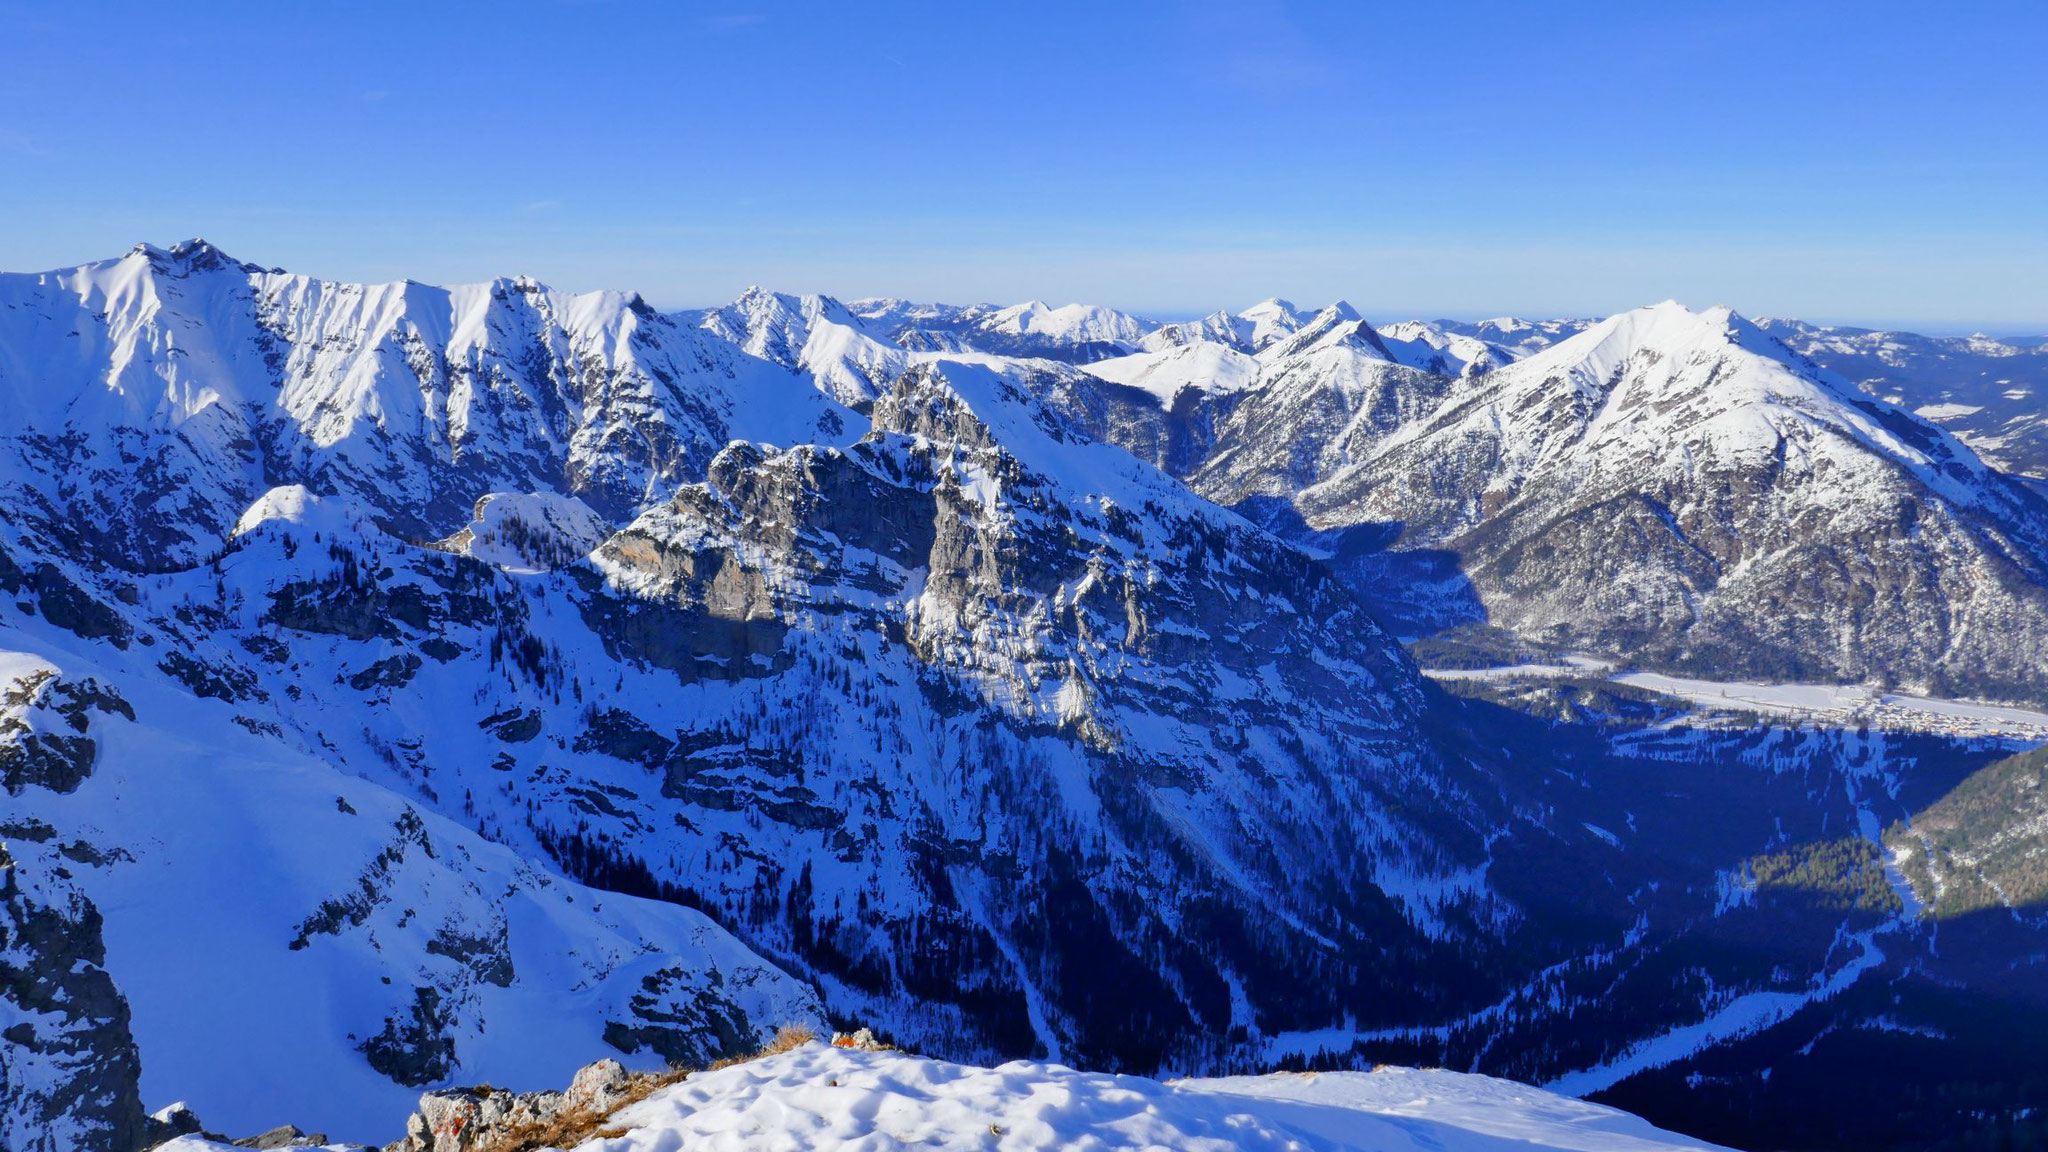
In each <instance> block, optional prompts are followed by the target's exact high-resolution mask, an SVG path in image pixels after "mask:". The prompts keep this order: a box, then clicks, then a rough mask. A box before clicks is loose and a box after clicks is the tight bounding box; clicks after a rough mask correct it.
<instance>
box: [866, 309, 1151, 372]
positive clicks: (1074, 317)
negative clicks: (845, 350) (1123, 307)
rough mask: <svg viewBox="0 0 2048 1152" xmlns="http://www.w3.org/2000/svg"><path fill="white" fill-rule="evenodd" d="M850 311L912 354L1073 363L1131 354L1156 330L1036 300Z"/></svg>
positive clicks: (1121, 317)
mask: <svg viewBox="0 0 2048 1152" xmlns="http://www.w3.org/2000/svg"><path fill="white" fill-rule="evenodd" d="M852 308H853V311H854V313H855V314H856V315H858V316H860V317H861V318H862V319H863V320H865V321H867V322H868V324H869V325H871V326H872V327H874V328H875V329H876V330H878V331H881V332H884V333H886V334H887V335H888V337H889V338H890V339H891V340H893V341H894V342H895V343H897V344H899V345H901V346H903V347H905V348H910V349H913V350H917V351H948V352H986V353H989V354H991V355H997V356H1025V357H1042V358H1045V359H1048V360H1064V361H1068V362H1071V363H1077V364H1085V363H1087V362H1088V361H1091V360H1101V359H1104V358H1106V357H1110V356H1122V355H1127V354H1129V353H1132V352H1136V351H1138V350H1139V348H1140V344H1141V341H1143V339H1144V338H1145V335H1146V333H1147V332H1148V331H1150V330H1151V329H1152V328H1154V327H1156V325H1153V324H1151V323H1149V322H1147V321H1144V320H1140V319H1138V318H1137V317H1135V316H1131V315H1129V314H1128V313H1124V312H1119V311H1117V310H1115V309H1113V308H1104V307H1102V306H1100V305H1097V304H1067V305H1063V306H1061V307H1058V308H1054V307H1050V306H1048V305H1046V304H1045V303H1044V302H1043V301H1038V300H1031V301H1027V302H1025V303H1023V304H1014V305H1011V306H1010V307H1007V308H999V307H997V306H996V305H993V304H975V305H970V306H968V307H964V308H961V307H954V306H951V305H946V304H913V303H910V302H908V301H903V300H895V299H886V298H871V299H866V300H856V301H854V303H853V305H852Z"/></svg>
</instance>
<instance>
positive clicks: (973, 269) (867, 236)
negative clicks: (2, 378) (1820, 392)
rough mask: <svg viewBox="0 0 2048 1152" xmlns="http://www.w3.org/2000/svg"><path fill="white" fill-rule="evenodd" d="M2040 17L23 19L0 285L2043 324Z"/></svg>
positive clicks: (1024, 11) (807, 14)
mask: <svg viewBox="0 0 2048 1152" xmlns="http://www.w3.org/2000/svg"><path fill="white" fill-rule="evenodd" d="M2044 50H2048V3H2042V2H2041V0H2032V2H2029V3H1990V2H1987V3H1953V4H1948V3H1944V4H1935V3H1924V4H1895V3H1869V2H1865V3H1853V4H1852V3H1809V4H1798V3H1755V4H1715V3H1701V4H1666V3H1661V2H1638V3H1629V4H1592V3H1584V4H1575V3H1568V2H1557V3H1551V2H1543V3H1537V2H1527V0H1524V2H1519V3H1485V4H1482V3H1457V2H1454V0H1436V2H1427V3H1414V4H1385V3H1331V4H1310V3H1298V4H1282V3H1258V2H1239V3H1213V4H1205V3H1182V4H1168V3H1161V4H1144V3H1127V4H1063V3H1037V4H1030V5H1020V4H986V5H984V4H966V3H957V4H940V3H932V4H896V3H834V4H815V5H813V4H803V5H799V4H750V3H746V2H743V0H735V2H733V3H729V4H728V3H715V4H691V3H651V2H637V0H581V2H569V0H553V2H550V0H498V2H495V3H491V4H458V3H425V2H422V3H409V4H397V3H392V4H385V3H378V2H375V0H367V2H358V3H348V4H340V3H336V4H327V3H318V4H316V3H298V2H292V0H268V2H264V3H192V4H170V3H164V2H163V0H149V2H140V3H138V2H131V0H117V2H111V3H105V2H102V3H94V4H62V3H55V2H44V3H33V4H23V3H17V2H14V0H0V268H6V269H10V270H26V269H38V268H46V267H54V266H59V265H66V264H75V263H79V262H81V261H84V260H87V259H94V258H99V257H103V256H109V255H115V254H118V253H119V252H121V251H124V250H126V249H127V248H128V247H129V246H130V245H132V244H134V243H135V242H136V241H138V240H145V239H147V240H151V241H154V242H157V243H169V242H170V241H172V240H175V239H179V238H182V237H185V236H190V235H203V236H205V237H207V238H208V239H211V240H213V241H215V242H216V243H218V244H220V245H221V246H222V247H224V248H226V249H227V250H228V251H229V252H231V253H233V254H235V255H237V256H240V257H242V258H243V259H248V260H255V261H259V262H261V263H265V264H276V265H283V266H286V267H289V268H291V269H292V270H294V271H303V272H309V273H313V274H317V275H322V276H329V277H337V278H349V279H391V278H397V277H402V276H411V277H413V278H415V279H420V280H428V281H438V282H452V281H464V280H476V279H483V278H487V277H490V276H493V275H498V274H510V273H514V272H528V273H532V274H534V275H537V276H540V277H541V278H543V279H545V280H548V281H550V282H552V283H556V284H559V285H561V286H564V287H570V288H595V287H622V288H636V289H639V290H640V291H642V292H643V293H645V294H646V295H647V296H648V297H649V298H650V299H651V300H653V301H655V302H656V303H659V304H663V305H670V306H683V305H690V304H702V303H711V302H715V301H718V300H722V299H725V298H728V297H730V296H731V295H733V294H734V293H735V292H736V291H737V290H738V289H740V288H741V287H743V286H745V285H746V284H749V283H754V282H760V283H764V284H768V285H770V286H773V287H777V288H782V289H785V290H792V291H826V292H831V293H833V294H836V295H840V296H845V297H852V296H860V295H873V294H889V295H903V296H914V297H920V298H937V299H945V300H952V301H964V300H968V299H993V300H998V301H1005V302H1007V301H1014V300H1020V299H1025V298H1029V297H1041V298H1045V299H1048V300H1051V301H1052V302H1054V303H1060V302H1064V301H1067V300H1072V299H1082V300H1089V301H1095V302H1101V303H1108V304H1114V305H1119V306H1123V307H1127V308H1132V309H1138V310H1151V311H1154V312H1159V313H1182V312H1192V311H1199V310H1206V309H1209V308H1213V307H1217V306H1234V307H1241V306H1243V305H1245V304H1248V303H1251V302H1252V301H1254V300H1257V299H1260V298H1262V297H1265V296H1269V295H1274V294H1280V295H1285V296H1288V297H1290V298H1293V299H1295V300H1297V301H1298V302H1300V303H1304V304H1307V303H1321V302H1324V301H1326V300H1328V299H1331V298H1334V297H1338V296H1343V297H1346V298H1349V299H1351V300H1352V301H1353V302H1354V303H1357V304H1358V305H1360V306H1361V307H1362V308H1365V309H1367V310H1368V314H1370V315H1375V316H1380V317H1387V318H1395V317H1399V316H1408V315H1425V314H1428V315H1435V314H1447V315H1455V316H1476V315H1488V314H1496V313H1502V312H1520V313H1526V314H1550V315H1555V314H1591V313H1604V312H1609V311H1614V310H1617V309H1620V308H1625V307H1629V306H1633V305H1635V304H1639V303H1645V302H1648V301H1652V300H1657V299H1662V298H1665V297H1677V298H1679V299H1681V300H1684V301H1686V302H1687V303H1691V304H1694V305H1696V306H1703V305H1707V304H1712V303H1728V304H1732V305H1734V306H1735V307H1737V308H1739V309H1741V310H1743V311H1745V312H1748V313H1751V314H1757V315H1762V314H1796V315H1803V316H1808V317H1814V318H1820V319H1833V320H1848V321H1865V322H1909V323H1912V324H1915V325H1918V326H1922V327H1926V328H1930V329H1946V328H1954V327H1958V326H1961V327H1971V326H1977V325H1983V326H1987V327H1990V328H1993V329H1998V330H2011V331H2048V81H2044V78H2043V74H2044V70H2048V64H2044V59H2043V52H2044Z"/></svg>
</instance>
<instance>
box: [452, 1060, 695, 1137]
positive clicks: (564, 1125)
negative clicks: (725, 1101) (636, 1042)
mask: <svg viewBox="0 0 2048 1152" xmlns="http://www.w3.org/2000/svg"><path fill="white" fill-rule="evenodd" d="M689 1075H690V1069H688V1068H670V1069H668V1070H666V1071H663V1072H640V1073H635V1074H634V1075H633V1078H632V1080H631V1081H630V1082H628V1084H627V1085H626V1090H625V1092H623V1093H621V1094H620V1096H619V1098H618V1099H616V1100H614V1101H612V1102H611V1103H609V1104H607V1105H605V1106H603V1107H601V1108H592V1107H584V1108H570V1109H565V1110H563V1111H561V1112H557V1113H556V1114H555V1115H553V1116H551V1117H549V1118H548V1119H546V1120H537V1121H534V1122H533V1123H530V1124H520V1125H518V1126H516V1127H513V1128H510V1129H507V1130H506V1132H505V1134H504V1135H503V1136H500V1137H498V1139H496V1140H494V1141H492V1142H491V1143H490V1144H487V1145H484V1146H482V1147H480V1148H478V1149H477V1152H539V1150H540V1149H543V1148H574V1147H575V1146H576V1145H578V1144H581V1143H583V1142H584V1141H585V1140H594V1139H597V1138H600V1137H603V1138H606V1139H609V1138H611V1137H614V1136H624V1135H625V1134H626V1133H627V1132H628V1131H630V1129H626V1128H621V1127H617V1126H613V1125H608V1124H607V1123H606V1122H607V1121H609V1120H610V1119H611V1118H612V1117H613V1116H614V1115H615V1114H617V1113H618V1112H619V1111H620V1110H621V1109H624V1108H628V1107H631V1106H632V1105H634V1104H638V1103H639V1102H641V1101H642V1100H645V1099H647V1098H648V1097H649V1096H652V1095H654V1094H655V1093H656V1092H659V1091H660V1090H662V1089H663V1088H666V1087H668V1086H669V1085H671V1084H680V1083H682V1082H683V1081H684V1080H686V1079H688V1078H689Z"/></svg>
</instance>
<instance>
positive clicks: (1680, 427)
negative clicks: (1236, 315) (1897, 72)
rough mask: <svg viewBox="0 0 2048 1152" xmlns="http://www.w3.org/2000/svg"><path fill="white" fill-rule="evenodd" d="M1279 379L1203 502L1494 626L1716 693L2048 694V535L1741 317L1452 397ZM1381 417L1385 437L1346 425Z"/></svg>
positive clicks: (1654, 314)
mask: <svg viewBox="0 0 2048 1152" xmlns="http://www.w3.org/2000/svg"><path fill="white" fill-rule="evenodd" d="M1267 376H1268V378H1270V379H1271V380H1273V381H1274V383H1268V384H1266V385H1264V386H1263V387H1262V388H1261V390H1260V391H1259V392H1257V393H1255V394H1254V395H1253V398H1251V399H1246V400H1244V401H1242V402H1241V403H1239V404H1238V406H1237V407H1236V409H1235V412H1234V414H1233V417H1232V420H1233V421H1234V424H1233V427H1232V429H1231V430H1230V431H1229V432H1226V433H1223V434H1220V435H1219V436H1218V439H1217V443H1218V445H1219V447H1218V449H1217V450H1216V451H1215V452H1214V453H1213V454H1212V455H1211V457H1210V458H1209V459H1208V460H1206V461H1204V462H1202V463H1201V464H1200V465H1198V466H1197V467H1196V468H1195V469H1194V470H1193V471H1192V473H1191V475H1190V479H1191V481H1192V482H1193V483H1194V485H1195V487H1196V488H1197V489H1198V490H1200V491H1203V492H1205V493H1206V494H1209V495H1211V496H1213V497H1215V498H1217V499H1219V500H1222V501H1225V502H1228V503H1236V502H1238V501H1241V500H1243V499H1245V498H1247V497H1251V496H1256V495H1271V496H1278V497H1283V498H1286V499H1288V500H1290V501H1291V502H1292V504H1293V505H1294V507H1295V508H1296V509H1298V511H1299V512H1300V513H1301V515H1302V516H1303V517H1305V519H1306V521H1307V523H1308V525H1309V526H1311V527H1313V528H1316V529H1325V530H1328V529H1347V528H1363V527H1366V526H1373V525H1380V526H1385V530H1386V531H1387V532H1389V533H1391V534H1392V535H1391V539H1392V540H1393V541H1394V546H1395V548H1396V549H1399V550H1418V551H1423V550H1426V551H1435V552H1440V553H1447V554H1451V555H1454V556H1456V557H1457V558H1458V566H1459V569H1460V571H1461V573H1462V575H1463V577H1464V578H1465V579H1467V580H1469V581H1470V583H1471V585H1472V586H1473V588H1474V590H1475V592H1476V595H1477V597H1478V599H1479V601H1480V602H1481V604H1483V609H1484V612H1485V614H1486V618H1487V619H1488V620H1489V621H1490V622H1492V623H1494V624H1496V625H1500V626H1504V627H1508V628H1511V629H1513V630H1515V631H1517V632H1519V633H1521V634H1523V635H1525V636H1529V637H1533V638H1539V639H1542V640H1545V641H1549V642H1552V643H1556V644H1560V645H1567V646H1573V645H1578V646H1588V647H1593V648H1597V649H1602V650H1606V651H1611V652H1616V653H1620V654H1624V655H1628V656H1632V657H1635V658H1638V659H1644V660H1648V661H1651V662H1653V663H1660V664H1663V665H1666V666H1670V667H1675V668H1682V669H1694V670H1702V671H1706V672H1708V673H1710V674H1716V675H1724V676H1729V675H1747V676H1775V677H1782V678H1788V679H1808V680H1837V681H1839V680H1860V679H1864V678H1873V679H1878V680H1888V681H1892V682H1898V683H1904V684H1910V685H1917V686H1922V687H1929V688H1932V689H1934V690H1936V691H1937V692H1947V693H1972V694H1979V695H1990V696H2000V697H2006V698H2013V699H2041V698H2043V695H2044V694H2048V671H2044V670H2043V668H2042V666H2041V664H2040V662H2039V660H2038V659H2037V657H2036V656H2035V653H2036V652H2038V650H2039V645H2040V643H2041V642H2042V641H2043V639H2044V638H2048V636H2044V634H2043V631H2042V630H2043V627H2044V624H2043V620H2044V619H2048V593H2044V584H2048V569H2044V560H2043V557H2044V556H2048V507H2044V505H2043V503H2042V501H2041V500H2040V498H2039V497H2037V496H2035V495H2034V494H2032V493H2031V492H2029V491H2027V490H2026V489H2024V488H2022V487H2020V486H2019V485H2016V484H2014V483H2012V482H2011V481H2009V480H2008V479H2006V478H2005V477H2003V476H2001V475H1999V474H1998V473H1996V472H1994V471H1993V470H1991V469H1989V468H1987V467H1986V466H1985V465H1984V464H1983V463H1982V462H1980V461H1979V460H1978V459H1977V458H1976V457H1975V455H1974V454H1972V453H1971V452H1970V451H1969V449H1968V448H1967V447H1965V446H1963V445H1962V444H1960V443H1959V442H1957V441H1956V440H1955V439H1954V438H1953V437H1951V436H1949V435H1947V434H1945V433H1943V432H1942V431H1940V430H1939V429H1938V428H1935V427H1933V426H1931V425H1929V424H1927V423H1925V422H1923V421H1921V420H1918V419H1916V418H1914V417H1912V416H1911V415H1909V414H1907V413H1904V412H1901V411H1898V410H1896V409H1893V408H1890V407H1888V406H1886V405H1883V404H1880V403H1877V402H1875V401H1872V400H1870V399H1869V398H1867V397H1864V396H1862V395H1861V394H1859V393H1858V392H1856V391H1855V389H1853V388H1852V387H1851V386H1849V385H1848V384H1847V382H1846V381H1843V380H1842V379H1841V378H1840V377H1837V376H1834V375H1832V374H1830V373H1826V372H1824V371H1822V370H1819V369H1815V368H1813V367H1812V366H1810V365H1808V364H1806V363H1805V362H1804V361H1801V360H1800V359H1799V358H1798V357H1797V356H1795V355H1793V354H1791V353H1789V352H1787V351H1786V350H1785V349H1784V348H1783V347H1782V346H1780V345H1778V344H1777V343H1776V342H1775V341H1772V340H1771V339H1770V338H1769V337H1768V336H1766V335H1764V334H1763V333H1762V332H1760V331H1758V330H1757V329H1756V328H1755V327H1754V326H1753V325H1750V324H1749V323H1748V322H1747V321H1744V320H1742V319H1741V318H1739V317H1735V316H1733V315H1732V314H1729V313H1727V312H1725V311H1712V312H1707V313H1701V314H1694V313H1691V312H1688V311H1686V310H1685V309H1683V308H1681V307H1679V306H1677V305H1675V304H1667V305H1660V306H1658V307H1655V308H1649V309H1640V310H1638V311H1636V312H1632V313H1626V314H1624V315H1622V316H1619V317H1615V318H1613V319H1610V320H1608V321H1604V322H1602V323H1601V324H1599V325H1596V326H1594V327H1593V328H1591V329H1589V330H1587V331H1586V332H1584V333H1581V334H1580V335H1578V336H1575V337H1572V338H1570V339H1568V340H1565V341H1563V342H1562V343H1560V344H1558V345H1556V346H1555V347H1553V348H1551V349H1549V350H1547V351H1544V352H1540V353H1538V354H1536V355H1534V356H1531V357H1529V358H1528V359H1525V360H1522V361H1519V362H1517V363H1514V364H1511V365H1508V366H1506V367H1502V368H1497V369H1495V370H1493V371H1491V372H1488V373H1486V374H1484V375H1481V376H1477V377H1472V378H1469V379H1467V380H1465V381H1463V382H1461V383H1459V384H1458V385H1457V386H1456V387H1438V388H1436V389H1435V390H1434V394H1431V390H1429V389H1427V388H1425V387H1419V386H1417V387H1409V388H1406V389H1403V388H1400V387H1398V386H1396V387H1395V388H1394V389H1393V390H1392V391H1386V390H1380V389H1365V390H1358V391H1353V392H1350V393H1349V394H1348V395H1346V394H1344V393H1342V392H1341V391H1340V393H1339V394H1337V395H1333V396H1332V397H1331V399H1330V400H1329V401H1328V402H1327V403H1322V404H1316V405H1299V404H1295V405H1290V404H1281V403H1278V402H1277V401H1268V400H1267V396H1268V394H1274V393H1276V392H1277V382H1278V380H1280V379H1281V378H1282V377H1283V373H1282V372H1279V371H1276V370H1275V368H1274V367H1273V366H1269V368H1268V370H1267ZM1389 383H1393V382H1392V381H1389ZM1382 397H1386V398H1391V400H1392V402H1391V405H1390V407H1391V416H1390V418H1367V419H1363V420H1360V419H1357V418H1353V419H1350V420H1346V418H1345V414H1346V413H1347V411H1348V412H1351V413H1356V414H1358V416H1359V417H1364V416H1366V415H1367V414H1368V413H1370V412H1372V411H1374V410H1375V408H1376V407H1377V406H1382V405H1387V404H1388V399H1382ZM1403 397H1405V399H1404V398H1403ZM1331 430H1341V431H1342V433H1343V434H1342V435H1341V436H1337V437H1332V436H1331V435H1330V431H1331ZM1273 445H1289V446H1290V449H1289V452H1288V454H1287V455H1286V456H1285V457H1284V458H1283V457H1280V456H1275V455H1274V454H1273V451H1274V450H1273V449H1272V448H1270V447H1266V446H1273ZM1318 446H1328V447H1318ZM1304 448H1306V449H1308V451H1307V452H1304ZM1248 454H1249V456H1248Z"/></svg>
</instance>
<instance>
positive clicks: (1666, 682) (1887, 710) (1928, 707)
mask: <svg viewBox="0 0 2048 1152" xmlns="http://www.w3.org/2000/svg"><path fill="white" fill-rule="evenodd" d="M1611 667H1612V665H1610V664H1608V663H1606V662H1603V661H1600V660H1596V659H1593V658H1591V657H1584V656H1570V657H1566V658H1565V659H1564V660H1563V661H1562V662H1561V663H1556V664H1513V665H1507V666H1504V667H1500V668H1428V669H1424V670H1423V671H1424V674H1425V675H1427V676H1429V677H1430V678H1432V679H1435V680H1507V679H1542V678H1554V677H1565V676H1600V675H1605V676H1607V678H1608V679H1610V680H1612V681H1613V682H1614V683H1616V684H1622V685H1626V686H1628V687H1631V688H1641V689H1644V690H1646V691H1650V692H1658V693H1662V694H1663V695H1666V696H1675V697H1677V698H1679V699H1681V700H1686V701H1689V702H1691V703H1693V704H1697V705H1700V706H1702V707H1705V708H1709V709H1730V710H1735V711H1740V712H1762V713H1767V714H1770V715H1775V716H1793V717H1799V718H1802V719H1810V720H1820V721H1826V722H1831V723H1839V724H1852V725H1853V724H1870V725H1876V726H1882V727H1889V728H1901V729H1911V730H1915V731H1928V732H1941V733H1945V734H1947V735H1953V736H2001V737H2007V738H2010V739H2016V740H2048V712H2037V711H2034V710H2032V709H2028V708H2016V707H2013V706H2011V705H2005V704H1986V703H1981V702H1978V701H1973V700H1943V699H1938V698H1936V697H1932V696H1912V695H1907V694H1905V693H1899V692H1885V691H1881V690H1879V689H1875V688H1871V687H1869V686H1867V685H1862V684H1756V683H1749V682H1744V681H1731V680H1694V679H1690V678H1687V677H1684V676H1666V675H1664V674H1662V673H1659V672H1622V673H1618V674H1610V673H1609V669H1610V668H1611Z"/></svg>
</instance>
